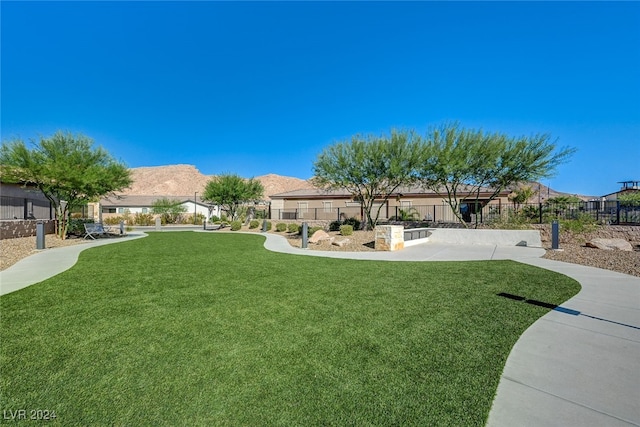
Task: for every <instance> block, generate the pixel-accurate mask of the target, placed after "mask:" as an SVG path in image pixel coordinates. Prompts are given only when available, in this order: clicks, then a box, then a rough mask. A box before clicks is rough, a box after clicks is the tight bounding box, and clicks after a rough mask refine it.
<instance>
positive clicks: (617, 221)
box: [616, 200, 620, 225]
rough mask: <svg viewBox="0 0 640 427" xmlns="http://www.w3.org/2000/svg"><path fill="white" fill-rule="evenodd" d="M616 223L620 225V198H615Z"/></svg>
mask: <svg viewBox="0 0 640 427" xmlns="http://www.w3.org/2000/svg"><path fill="white" fill-rule="evenodd" d="M616 224H618V225H620V200H616Z"/></svg>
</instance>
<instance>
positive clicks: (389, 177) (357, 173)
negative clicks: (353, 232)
mask: <svg viewBox="0 0 640 427" xmlns="http://www.w3.org/2000/svg"><path fill="white" fill-rule="evenodd" d="M421 153H422V151H421V150H420V146H419V145H418V139H417V138H416V135H415V134H414V132H411V131H396V130H392V131H391V135H389V136H387V135H382V136H367V137H362V136H360V135H356V136H354V137H352V138H351V140H350V141H344V142H338V143H336V144H334V145H331V146H329V147H327V148H325V149H324V150H323V151H322V153H320V154H319V155H318V157H317V159H316V161H315V163H314V165H313V171H314V175H315V176H314V178H313V181H314V184H315V185H316V186H318V187H320V188H326V189H344V190H346V191H348V192H349V193H350V194H351V195H352V196H353V198H354V200H356V201H359V202H360V203H361V206H362V210H363V214H364V217H365V221H362V226H363V228H364V229H365V230H366V229H367V228H368V227H371V228H373V227H375V226H376V223H377V222H378V219H379V217H380V209H381V208H382V206H383V205H384V204H385V203H386V201H387V200H388V199H389V197H391V195H392V193H393V192H395V191H396V190H397V189H398V188H399V187H401V186H403V185H409V184H411V183H412V182H413V180H414V179H415V171H416V168H417V167H418V165H420V164H421ZM376 203H377V205H376Z"/></svg>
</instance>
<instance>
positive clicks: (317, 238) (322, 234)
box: [309, 230, 331, 244]
mask: <svg viewBox="0 0 640 427" xmlns="http://www.w3.org/2000/svg"><path fill="white" fill-rule="evenodd" d="M330 239H331V236H329V234H327V232H326V231H324V230H318V231H316V232H315V233H313V235H312V236H311V237H309V243H314V244H318V243H320V242H322V241H323V240H330Z"/></svg>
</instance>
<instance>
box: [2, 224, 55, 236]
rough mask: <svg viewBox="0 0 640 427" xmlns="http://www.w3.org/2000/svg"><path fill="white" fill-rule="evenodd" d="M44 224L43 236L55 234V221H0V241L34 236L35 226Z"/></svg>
mask: <svg viewBox="0 0 640 427" xmlns="http://www.w3.org/2000/svg"><path fill="white" fill-rule="evenodd" d="M38 221H42V222H44V232H45V234H53V233H55V220H53V219H48V220H33V219H14V220H6V221H0V240H4V239H17V238H18V237H31V236H35V235H36V224H37V223H38Z"/></svg>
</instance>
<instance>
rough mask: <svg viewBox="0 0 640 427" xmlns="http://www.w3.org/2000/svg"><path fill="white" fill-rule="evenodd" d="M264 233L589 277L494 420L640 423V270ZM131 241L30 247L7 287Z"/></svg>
mask: <svg viewBox="0 0 640 427" xmlns="http://www.w3.org/2000/svg"><path fill="white" fill-rule="evenodd" d="M250 234H256V233H250ZM263 235H264V236H265V237H266V240H265V243H264V245H265V247H266V248H267V249H269V250H271V251H275V252H282V253H289V254H297V255H307V256H324V257H334V258H350V259H369V260H384V261H468V260H495V259H512V260H515V261H519V262H523V263H526V264H530V265H534V266H537V267H541V268H545V269H548V270H552V271H556V272H558V273H562V274H565V275H567V276H569V277H572V278H574V279H576V280H577V281H578V282H580V284H581V285H582V289H581V291H580V292H579V293H578V295H576V296H574V297H573V298H571V299H570V300H569V301H567V302H566V303H564V304H563V305H562V306H561V307H560V308H559V309H556V310H553V311H550V312H549V313H548V314H546V315H545V316H543V317H542V318H541V319H540V320H538V321H537V322H535V323H534V324H533V325H531V327H529V328H528V329H527V330H526V331H525V332H524V334H523V335H522V336H521V337H520V339H519V340H518V341H517V343H516V344H515V346H514V347H513V349H512V351H511V353H510V354H509V357H508V359H507V362H506V365H505V368H504V371H503V373H502V377H501V379H500V384H499V386H498V391H497V394H496V397H495V400H494V402H493V406H492V408H491V412H490V414H489V419H488V421H487V425H488V426H491V427H503V426H504V427H513V426H545V427H546V426H598V427H600V426H640V278H638V277H634V276H629V275H625V274H620V273H615V272H611V271H608V270H602V269H597V268H591V267H584V266H580V265H576V264H569V263H563V262H558V261H552V260H547V259H543V258H540V257H541V256H542V255H543V254H544V249H541V248H527V247H515V246H513V247H500V246H485V245H467V246H459V245H445V244H434V243H425V244H421V245H416V246H412V247H408V248H405V249H403V250H401V251H396V252H330V251H314V250H308V249H299V248H293V247H291V246H290V245H289V243H288V242H287V241H286V239H285V238H284V237H283V236H279V235H275V234H271V233H268V234H263ZM143 236H144V234H136V235H131V236H130V237H131V238H136V237H143ZM126 240H129V239H126V238H125V239H111V240H99V241H96V242H91V243H89V244H86V245H76V246H70V247H65V248H57V249H53V250H49V251H43V252H41V253H38V254H36V255H33V256H30V257H29V258H26V259H25V260H23V261H21V262H19V263H17V264H15V265H14V266H12V267H10V268H8V269H7V270H4V271H2V272H0V294H6V293H9V292H13V291H15V290H17V289H21V288H23V287H26V286H29V285H31V284H34V283H37V282H40V281H42V280H44V279H46V278H48V277H51V276H53V275H55V274H58V273H60V272H62V271H64V270H66V269H68V268H69V267H71V266H72V265H73V264H75V262H76V261H77V259H78V254H79V253H80V252H81V251H82V250H84V249H87V248H90V247H95V246H98V245H102V244H109V243H116V242H122V241H126ZM524 296H525V297H526V295H524ZM516 303H517V302H514V304H516Z"/></svg>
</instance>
